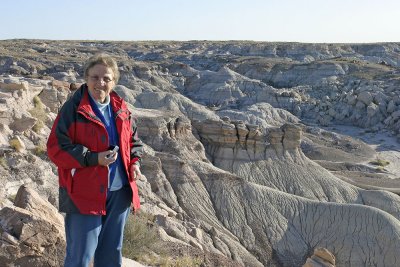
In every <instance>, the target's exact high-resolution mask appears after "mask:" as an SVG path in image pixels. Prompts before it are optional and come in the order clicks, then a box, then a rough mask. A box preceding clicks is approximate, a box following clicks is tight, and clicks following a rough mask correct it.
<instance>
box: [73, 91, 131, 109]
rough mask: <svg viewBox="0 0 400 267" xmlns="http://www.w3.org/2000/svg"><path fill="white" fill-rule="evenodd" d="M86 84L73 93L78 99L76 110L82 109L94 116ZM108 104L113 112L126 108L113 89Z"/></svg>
mask: <svg viewBox="0 0 400 267" xmlns="http://www.w3.org/2000/svg"><path fill="white" fill-rule="evenodd" d="M88 90H89V89H88V87H87V84H83V85H82V86H81V87H80V88H79V90H78V92H77V93H76V94H74V98H76V99H80V102H79V106H78V111H83V112H85V113H87V114H89V115H90V116H91V117H96V114H95V113H94V111H93V109H92V106H91V105H90V100H89V91H88ZM110 105H111V108H112V109H113V111H114V114H119V113H120V112H121V110H127V107H126V104H125V102H124V101H123V99H122V98H121V97H120V96H119V95H118V94H117V93H116V92H115V91H114V90H113V91H111V93H110Z"/></svg>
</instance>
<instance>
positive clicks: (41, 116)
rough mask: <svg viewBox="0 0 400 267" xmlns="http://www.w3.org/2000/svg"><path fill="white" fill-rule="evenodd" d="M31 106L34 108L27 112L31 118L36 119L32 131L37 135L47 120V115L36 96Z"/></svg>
mask: <svg viewBox="0 0 400 267" xmlns="http://www.w3.org/2000/svg"><path fill="white" fill-rule="evenodd" d="M33 105H34V108H33V109H31V110H29V113H30V114H31V115H32V117H34V118H36V119H37V122H36V123H35V125H34V126H33V128H32V130H33V131H35V132H36V133H38V132H39V131H40V130H41V129H42V128H43V127H44V123H45V122H46V120H47V114H46V111H45V110H44V104H43V103H42V101H41V100H40V98H39V97H38V96H35V97H34V98H33Z"/></svg>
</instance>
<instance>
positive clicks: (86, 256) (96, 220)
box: [64, 187, 132, 267]
mask: <svg viewBox="0 0 400 267" xmlns="http://www.w3.org/2000/svg"><path fill="white" fill-rule="evenodd" d="M131 201H132V191H131V189H130V187H123V188H121V189H120V190H117V191H111V192H108V195H107V202H106V211H107V215H104V216H101V215H83V214H79V213H67V214H66V217H65V233H66V239H67V249H66V250H67V251H66V256H65V262H64V267H87V266H89V263H90V261H91V260H92V258H93V256H94V267H117V266H121V265H122V253H121V251H122V242H123V234H124V227H125V222H126V219H127V218H128V215H129V211H130V204H131Z"/></svg>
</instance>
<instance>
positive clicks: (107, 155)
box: [98, 150, 118, 166]
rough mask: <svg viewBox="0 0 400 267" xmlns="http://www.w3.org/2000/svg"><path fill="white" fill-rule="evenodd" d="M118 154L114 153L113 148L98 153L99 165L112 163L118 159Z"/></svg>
mask: <svg viewBox="0 0 400 267" xmlns="http://www.w3.org/2000/svg"><path fill="white" fill-rule="evenodd" d="M117 155H118V153H114V152H112V151H111V150H107V151H104V152H100V153H99V154H98V161H99V165H102V166H108V165H110V164H111V163H113V162H114V161H116V160H117Z"/></svg>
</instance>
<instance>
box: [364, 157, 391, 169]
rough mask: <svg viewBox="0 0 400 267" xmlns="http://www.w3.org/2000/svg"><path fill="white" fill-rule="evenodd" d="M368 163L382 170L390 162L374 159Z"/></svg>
mask: <svg viewBox="0 0 400 267" xmlns="http://www.w3.org/2000/svg"><path fill="white" fill-rule="evenodd" d="M369 163H370V164H372V165H376V166H379V167H382V168H383V167H386V166H387V165H389V164H390V161H388V160H385V159H380V158H376V159H375V160H373V161H370V162H369Z"/></svg>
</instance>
